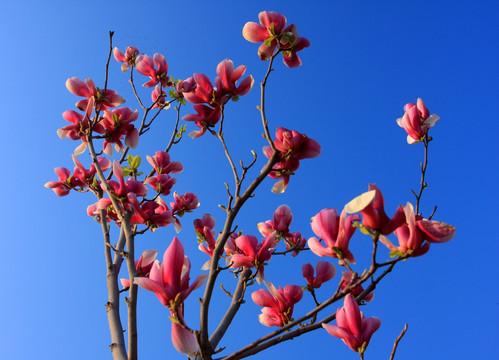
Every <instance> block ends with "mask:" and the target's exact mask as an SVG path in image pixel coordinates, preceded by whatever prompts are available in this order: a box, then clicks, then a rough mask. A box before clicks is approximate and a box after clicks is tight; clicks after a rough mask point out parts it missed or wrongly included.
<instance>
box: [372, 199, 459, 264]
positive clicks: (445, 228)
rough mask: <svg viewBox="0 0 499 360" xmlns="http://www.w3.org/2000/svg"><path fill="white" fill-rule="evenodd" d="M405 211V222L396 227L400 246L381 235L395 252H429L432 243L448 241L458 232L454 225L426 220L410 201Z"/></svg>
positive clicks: (381, 238) (383, 240)
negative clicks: (417, 212) (415, 210)
mask: <svg viewBox="0 0 499 360" xmlns="http://www.w3.org/2000/svg"><path fill="white" fill-rule="evenodd" d="M404 213H405V224H403V225H401V226H399V227H398V228H397V229H395V236H396V237H397V239H398V241H399V246H395V245H393V243H392V242H391V241H390V240H389V239H388V238H387V237H385V236H380V241H381V242H382V243H383V244H384V245H385V246H386V247H387V248H388V249H390V250H391V251H393V252H394V253H399V254H402V255H405V254H410V255H411V256H421V255H423V254H425V253H426V252H428V250H429V249H430V243H442V242H447V241H450V240H451V239H452V238H453V237H454V234H455V232H456V228H455V227H454V226H452V225H448V224H446V223H442V222H439V221H433V220H432V221H429V220H424V219H423V218H422V217H421V216H420V215H416V214H415V213H414V207H413V206H412V204H411V203H409V202H408V203H407V205H406V206H405V207H404ZM425 240H426V241H425Z"/></svg>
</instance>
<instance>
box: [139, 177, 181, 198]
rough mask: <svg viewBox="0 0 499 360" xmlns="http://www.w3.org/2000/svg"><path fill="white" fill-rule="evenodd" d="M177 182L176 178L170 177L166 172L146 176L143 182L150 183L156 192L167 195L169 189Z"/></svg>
mask: <svg viewBox="0 0 499 360" xmlns="http://www.w3.org/2000/svg"><path fill="white" fill-rule="evenodd" d="M176 182H177V179H175V178H173V177H171V176H170V175H167V174H156V175H154V176H151V177H148V178H147V179H146V180H145V181H144V184H148V185H150V186H151V187H152V188H153V189H154V190H156V192H157V193H158V194H161V195H164V196H166V195H169V194H170V191H171V189H172V187H173V185H175V183H176Z"/></svg>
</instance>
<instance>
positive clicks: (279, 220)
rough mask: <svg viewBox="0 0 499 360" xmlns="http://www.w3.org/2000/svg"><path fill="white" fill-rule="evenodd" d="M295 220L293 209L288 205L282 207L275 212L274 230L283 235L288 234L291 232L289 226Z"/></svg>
mask: <svg viewBox="0 0 499 360" xmlns="http://www.w3.org/2000/svg"><path fill="white" fill-rule="evenodd" d="M292 220H293V214H292V213H291V209H290V208H289V206H288V205H281V206H279V207H278V208H277V210H276V211H275V212H274V220H273V225H274V230H275V231H277V232H280V233H282V234H286V233H288V232H289V225H291V221H292Z"/></svg>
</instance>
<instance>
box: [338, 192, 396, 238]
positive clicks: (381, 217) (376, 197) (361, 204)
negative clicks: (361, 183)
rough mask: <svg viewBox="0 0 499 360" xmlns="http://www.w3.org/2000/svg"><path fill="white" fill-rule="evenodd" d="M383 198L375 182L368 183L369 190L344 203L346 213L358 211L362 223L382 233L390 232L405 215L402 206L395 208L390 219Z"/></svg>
mask: <svg viewBox="0 0 499 360" xmlns="http://www.w3.org/2000/svg"><path fill="white" fill-rule="evenodd" d="M384 206H385V205H384V199H383V194H382V193H381V191H380V190H379V189H378V188H377V187H376V184H369V191H367V192H365V193H363V194H361V195H359V196H357V197H356V198H355V199H353V200H352V201H350V202H349V203H348V204H346V205H345V209H346V210H347V212H348V213H350V214H352V213H356V212H360V213H361V214H362V224H363V225H364V226H366V227H368V228H370V229H372V230H375V231H379V232H380V233H381V234H383V235H388V234H391V233H392V232H393V231H394V230H395V229H396V228H397V227H399V226H400V225H402V224H403V223H404V219H405V215H404V209H403V207H402V206H399V207H398V208H397V211H396V212H395V215H393V217H392V218H391V219H390V218H389V217H388V216H387V215H386V213H385V207H384Z"/></svg>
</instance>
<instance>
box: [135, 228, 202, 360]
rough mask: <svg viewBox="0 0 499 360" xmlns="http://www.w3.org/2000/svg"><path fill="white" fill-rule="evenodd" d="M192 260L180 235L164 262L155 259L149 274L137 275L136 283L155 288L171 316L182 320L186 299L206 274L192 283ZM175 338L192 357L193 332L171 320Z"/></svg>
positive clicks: (179, 348)
mask: <svg viewBox="0 0 499 360" xmlns="http://www.w3.org/2000/svg"><path fill="white" fill-rule="evenodd" d="M190 269H191V263H190V262H189V259H188V258H187V256H184V247H183V246H182V243H181V242H180V241H179V239H178V238H177V237H174V238H173V241H172V243H171V244H170V246H169V247H168V249H166V251H165V254H164V256H163V263H160V262H159V261H158V260H156V261H155V262H154V264H153V266H152V268H151V271H150V273H149V277H136V278H134V283H135V284H137V285H139V286H140V287H142V288H144V289H146V290H149V291H152V292H154V294H155V295H156V297H157V298H158V299H159V301H160V302H161V303H162V304H163V305H164V306H166V307H168V308H169V309H170V313H171V314H172V318H175V317H179V318H180V319H178V320H180V321H183V313H184V304H183V303H184V301H185V299H186V298H187V296H189V294H190V293H191V292H192V291H193V290H195V289H197V288H198V287H200V286H201V285H202V284H203V283H204V282H205V280H206V278H207V275H200V276H198V277H197V278H196V280H194V282H193V283H192V284H191V285H190V286H189V272H190ZM172 342H173V345H174V346H175V349H176V350H177V351H178V352H180V353H183V354H187V355H188V356H189V357H193V355H194V353H195V352H196V350H197V344H196V340H195V339H194V336H193V335H192V334H191V333H190V332H188V331H187V330H186V329H184V328H182V327H181V326H180V325H178V324H177V323H176V322H173V321H172Z"/></svg>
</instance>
